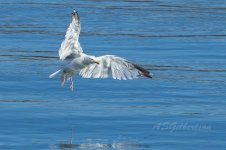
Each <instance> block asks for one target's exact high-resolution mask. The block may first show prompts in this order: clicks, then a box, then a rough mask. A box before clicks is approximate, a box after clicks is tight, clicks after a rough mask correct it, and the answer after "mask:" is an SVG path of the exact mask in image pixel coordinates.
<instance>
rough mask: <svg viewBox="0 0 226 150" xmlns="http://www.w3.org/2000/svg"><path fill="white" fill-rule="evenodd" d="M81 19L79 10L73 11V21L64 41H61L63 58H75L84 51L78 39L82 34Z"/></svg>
mask: <svg viewBox="0 0 226 150" xmlns="http://www.w3.org/2000/svg"><path fill="white" fill-rule="evenodd" d="M80 30H81V27H80V21H79V15H78V13H77V12H75V11H74V12H73V13H72V22H71V23H70V25H69V27H68V29H67V32H66V35H65V39H64V41H63V42H62V43H61V47H60V49H59V57H60V59H61V60H64V59H67V58H74V57H76V56H77V55H79V54H80V53H82V52H83V50H82V47H81V45H80V43H79V41H78V39H79V34H80Z"/></svg>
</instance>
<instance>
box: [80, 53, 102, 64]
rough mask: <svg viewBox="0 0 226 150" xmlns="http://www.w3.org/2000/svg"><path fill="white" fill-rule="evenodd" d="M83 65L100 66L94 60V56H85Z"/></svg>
mask: <svg viewBox="0 0 226 150" xmlns="http://www.w3.org/2000/svg"><path fill="white" fill-rule="evenodd" d="M83 63H84V64H85V65H90V64H100V62H99V61H98V60H97V59H96V57H94V56H89V55H85V56H84V60H83Z"/></svg>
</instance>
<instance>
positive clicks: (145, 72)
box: [133, 64, 153, 79]
mask: <svg viewBox="0 0 226 150" xmlns="http://www.w3.org/2000/svg"><path fill="white" fill-rule="evenodd" d="M133 66H134V67H135V68H136V69H137V70H139V71H140V72H141V73H142V75H143V76H145V77H147V78H151V79H152V78H153V74H152V73H150V72H149V71H148V70H146V69H144V68H143V67H141V66H139V65H137V64H133Z"/></svg>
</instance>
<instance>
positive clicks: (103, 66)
mask: <svg viewBox="0 0 226 150" xmlns="http://www.w3.org/2000/svg"><path fill="white" fill-rule="evenodd" d="M96 60H97V61H98V62H99V64H91V65H89V66H87V67H86V68H84V69H82V70H81V71H80V76H82V77H83V78H108V77H112V78H113V79H118V80H127V79H135V78H138V76H141V75H143V76H146V77H149V78H152V76H151V74H150V72H149V71H147V70H145V69H144V68H142V67H140V66H138V65H136V64H133V63H130V62H128V61H127V60H125V59H123V58H120V57H117V56H113V55H105V56H101V57H97V58H96Z"/></svg>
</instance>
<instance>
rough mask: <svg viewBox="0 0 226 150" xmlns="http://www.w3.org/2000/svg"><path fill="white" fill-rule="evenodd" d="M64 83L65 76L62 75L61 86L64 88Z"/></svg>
mask: <svg viewBox="0 0 226 150" xmlns="http://www.w3.org/2000/svg"><path fill="white" fill-rule="evenodd" d="M64 82H65V75H63V76H62V77H61V86H64Z"/></svg>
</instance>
